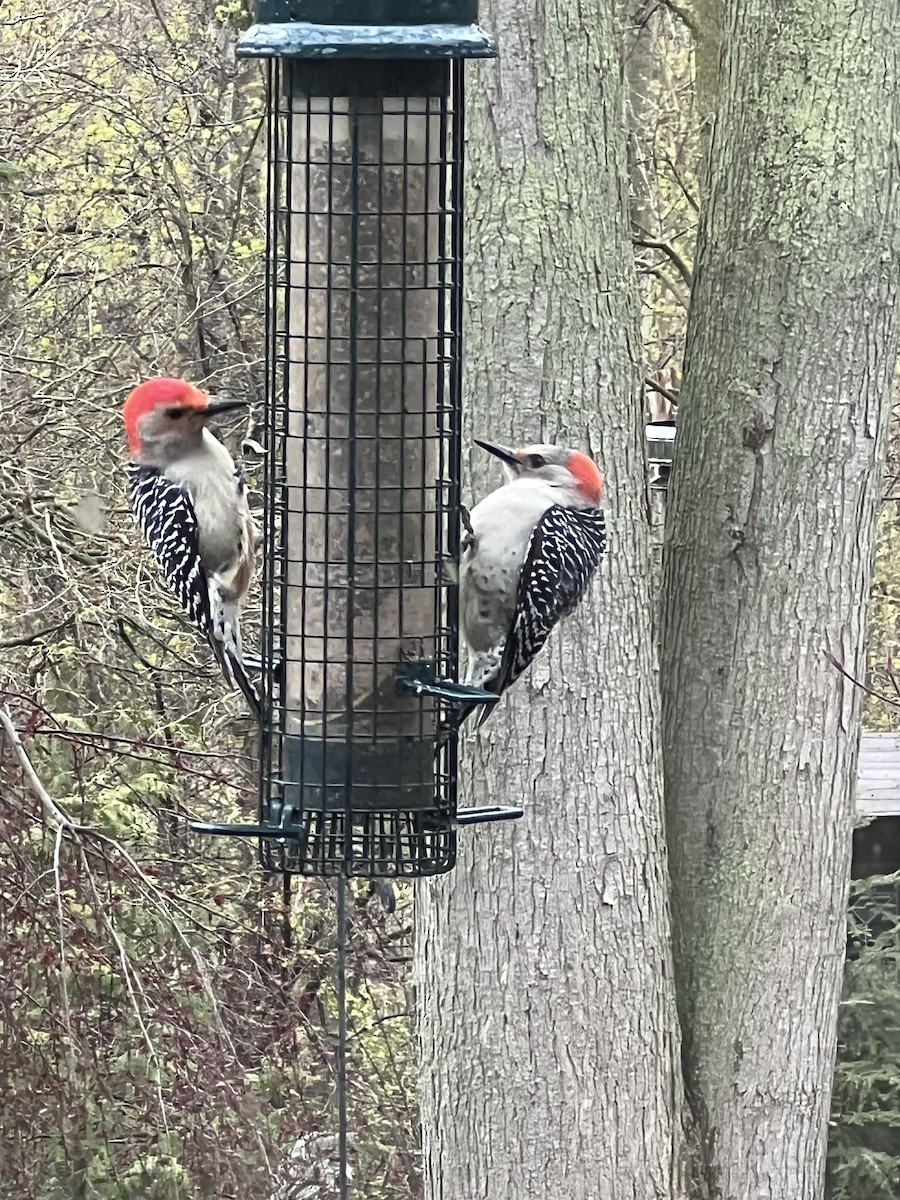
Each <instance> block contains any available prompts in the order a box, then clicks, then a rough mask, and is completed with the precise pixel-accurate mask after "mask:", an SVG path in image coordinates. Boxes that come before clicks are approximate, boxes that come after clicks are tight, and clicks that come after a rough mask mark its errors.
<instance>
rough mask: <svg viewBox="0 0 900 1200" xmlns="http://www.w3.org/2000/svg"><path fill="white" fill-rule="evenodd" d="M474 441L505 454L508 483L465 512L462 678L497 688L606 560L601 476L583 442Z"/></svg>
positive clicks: (511, 677)
mask: <svg viewBox="0 0 900 1200" xmlns="http://www.w3.org/2000/svg"><path fill="white" fill-rule="evenodd" d="M476 443H477V445H479V446H481V447H482V448H483V449H484V450H487V451H489V452H490V453H491V454H494V455H496V457H497V458H499V459H501V461H502V462H503V464H504V470H505V472H506V475H507V478H508V482H507V483H506V484H505V485H504V486H503V487H500V488H497V490H496V491H494V492H491V493H490V495H488V496H485V498H484V499H483V500H482V501H480V503H478V504H476V505H475V507H474V508H473V509H472V512H471V514H469V518H468V522H467V535H466V537H465V539H464V541H463V552H462V560H461V564H460V579H459V583H460V597H459V606H460V626H461V630H462V635H463V639H464V641H465V644H466V647H467V649H468V655H469V665H468V678H467V680H466V682H467V683H469V684H471V685H473V686H475V687H481V688H484V689H485V690H486V691H491V692H497V693H498V694H500V693H502V692H504V691H506V689H507V688H508V687H509V686H510V684H512V683H514V682H515V681H516V679H518V677H519V676H520V675H521V674H522V672H523V671H524V670H525V668H526V667H527V666H528V665H529V664H530V663H531V661H532V660H533V659H534V657H535V655H536V654H537V653H538V652H539V650H540V649H541V647H542V646H543V645H544V643H545V642H546V640H547V638H548V637H549V635H550V631H551V630H552V629H553V627H554V625H556V623H557V621H559V620H560V619H561V618H562V617H566V616H568V615H569V614H570V613H572V612H574V610H575V608H576V607H577V605H578V603H579V601H580V600H581V598H582V596H583V595H584V593H585V591H586V589H587V586H588V584H589V583H590V580H591V576H592V575H593V573H594V571H595V570H596V568H597V564H598V563H599V562H600V558H601V557H602V555H603V549H604V545H605V542H606V526H605V521H604V516H603V511H602V509H601V508H600V500H601V498H602V496H603V475H602V474H601V473H600V470H599V469H598V467H597V466H596V464H595V463H594V462H593V461H592V459H590V458H588V456H587V455H586V454H582V453H581V452H580V451H579V450H564V449H562V448H561V447H559V446H543V445H540V446H526V447H525V448H524V449H522V450H507V449H506V448H505V447H504V446H495V445H492V444H491V443H490V442H481V441H477V439H476ZM470 711H471V709H467V710H466V714H463V715H467V713H468V712H470ZM490 711H491V709H490V708H486V709H485V710H484V711H483V713H482V716H481V720H480V721H479V722H478V724H479V725H480V724H481V723H482V721H484V720H485V719H486V718H487V716H488V714H489V713H490Z"/></svg>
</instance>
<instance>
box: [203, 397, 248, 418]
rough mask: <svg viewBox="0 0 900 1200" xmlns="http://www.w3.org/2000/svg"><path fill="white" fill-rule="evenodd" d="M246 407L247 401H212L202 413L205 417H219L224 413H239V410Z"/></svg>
mask: <svg viewBox="0 0 900 1200" xmlns="http://www.w3.org/2000/svg"><path fill="white" fill-rule="evenodd" d="M246 407H247V401H246V400H210V402H209V404H207V405H206V406H205V408H202V409H201V410H200V411H201V412H202V414H203V416H204V417H218V416H221V414H222V413H230V412H237V411H238V409H241V408H246Z"/></svg>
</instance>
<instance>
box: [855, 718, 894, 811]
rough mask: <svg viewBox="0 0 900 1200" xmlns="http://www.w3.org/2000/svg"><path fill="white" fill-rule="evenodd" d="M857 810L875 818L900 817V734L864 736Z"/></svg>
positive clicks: (861, 743) (861, 747)
mask: <svg viewBox="0 0 900 1200" xmlns="http://www.w3.org/2000/svg"><path fill="white" fill-rule="evenodd" d="M856 807H857V808H858V809H859V811H860V812H861V813H865V814H866V815H868V816H872V817H897V816H900V734H897V733H864V734H863V735H862V740H861V741H860V744H859V773H858V775H857V782H856Z"/></svg>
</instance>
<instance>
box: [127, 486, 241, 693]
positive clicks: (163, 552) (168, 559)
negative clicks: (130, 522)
mask: <svg viewBox="0 0 900 1200" xmlns="http://www.w3.org/2000/svg"><path fill="white" fill-rule="evenodd" d="M128 475H129V489H128V490H129V498H130V500H131V509H132V512H133V513H134V517H135V520H136V521H137V523H138V524H139V525H140V527H141V532H142V533H143V535H144V538H145V540H146V542H147V544H148V545H149V546H150V548H151V550H152V551H153V553H154V554H155V555H156V559H157V561H158V562H159V565H160V566H161V567H162V572H163V575H164V576H165V580H166V583H167V584H168V587H169V590H170V591H171V592H172V594H173V595H174V596H175V599H176V600H177V601H178V603H179V604H180V605H181V607H182V608H183V609H184V611H185V612H186V613H187V615H188V616H189V617H190V619H191V621H192V622H193V624H194V625H195V626H196V627H197V629H199V631H200V632H201V633H202V634H203V635H204V636H205V637H206V639H207V641H208V642H209V644H210V647H211V648H212V651H213V654H215V656H216V661H217V662H218V664H219V666H220V667H221V669H222V673H223V674H224V676H225V678H226V679H227V681H228V682H229V684H230V685H231V686H232V687H238V688H240V690H241V691H242V692H243V693H244V695H245V696H246V698H247V700H248V702H249V704H250V706H251V708H252V709H253V711H254V712H255V713H256V714H257V715H259V712H260V708H259V697H258V695H257V693H256V689H255V688H254V687H253V684H252V683H251V682H250V680H249V678H248V677H247V673H246V671H245V670H244V665H243V663H242V661H241V651H240V645H239V644H238V640H237V638H238V636H239V632H238V629H237V618H235V619H234V621H230V620H228V619H227V614H226V612H225V610H224V608H223V604H222V599H221V596H220V594H219V589H218V585H217V583H216V580H215V579H210V577H209V575H207V572H206V570H205V568H204V566H203V563H202V561H201V559H200V543H199V533H198V525H197V515H196V513H195V512H194V506H193V504H192V503H191V498H190V496H189V494H188V493H187V492H186V491H185V489H184V488H182V487H179V485H178V484H177V483H173V481H172V480H171V479H167V478H166V476H165V475H163V474H162V473H161V472H160V471H157V470H154V469H153V468H152V467H144V466H141V465H140V464H139V463H129V464H128Z"/></svg>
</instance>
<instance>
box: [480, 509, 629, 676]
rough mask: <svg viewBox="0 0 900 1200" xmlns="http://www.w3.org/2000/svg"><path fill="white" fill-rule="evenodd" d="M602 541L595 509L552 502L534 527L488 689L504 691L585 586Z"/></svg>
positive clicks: (571, 609) (602, 525) (601, 520)
mask: <svg viewBox="0 0 900 1200" xmlns="http://www.w3.org/2000/svg"><path fill="white" fill-rule="evenodd" d="M605 546H606V522H605V520H604V516H603V512H602V511H601V510H600V509H596V508H593V509H581V510H579V509H572V508H563V507H562V506H561V505H558V504H554V505H553V506H552V508H548V509H547V511H546V512H545V513H544V515H543V516H542V517H541V519H540V521H538V523H537V525H536V526H535V527H534V532H533V533H532V535H531V540H530V541H529V543H528V549H527V551H526V553H525V562H524V563H523V565H522V571H521V574H520V575H519V587H518V592H517V594H516V615H515V618H514V620H513V624H512V628H511V629H510V632H509V637H508V638H507V639H506V645H505V646H504V648H503V658H502V659H501V662H500V670H499V671H498V673H497V678H496V681H495V682H494V683H492V684H491V685H490V687H491V690H492V691H495V690H496V691H497V692H503V691H505V690H506V689H507V688H508V687H509V686H510V684H512V683H514V682H515V681H516V679H518V677H519V676H520V675H521V674H522V672H523V671H524V670H525V668H526V667H527V666H528V665H529V664H530V663H531V662H532V660H533V659H534V657H535V655H536V654H538V652H539V651H540V649H541V647H542V646H543V645H544V643H545V642H546V640H547V638H548V637H549V636H550V631H551V630H552V629H553V627H554V625H556V624H557V622H558V621H560V620H561V619H562V618H563V617H567V616H569V614H570V613H572V612H574V611H575V609H576V608H577V607H578V604H579V602H580V600H581V598H582V596H583V595H584V593H585V591H586V590H587V587H588V584H589V583H590V581H591V576H592V575H593V574H594V572H595V571H596V569H597V564H598V563H599V562H600V559H601V558H602V556H603V551H604V548H605Z"/></svg>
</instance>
